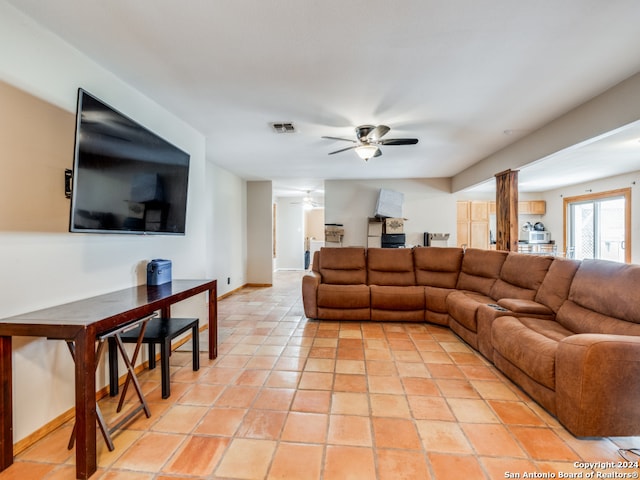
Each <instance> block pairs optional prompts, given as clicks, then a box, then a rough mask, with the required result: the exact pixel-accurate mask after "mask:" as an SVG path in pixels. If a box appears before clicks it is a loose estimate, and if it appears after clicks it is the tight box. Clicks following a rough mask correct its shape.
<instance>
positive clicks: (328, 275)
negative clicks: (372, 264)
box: [319, 247, 367, 285]
mask: <svg viewBox="0 0 640 480" xmlns="http://www.w3.org/2000/svg"><path fill="white" fill-rule="evenodd" d="M319 264H320V267H319V268H320V274H321V275H322V283H329V284H333V285H357V284H366V283H367V262H366V257H365V249H364V248H361V247H344V248H331V247H322V248H321V249H320V261H319Z"/></svg>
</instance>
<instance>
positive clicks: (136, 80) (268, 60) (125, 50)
mask: <svg viewBox="0 0 640 480" xmlns="http://www.w3.org/2000/svg"><path fill="white" fill-rule="evenodd" d="M8 3H11V4H12V5H14V6H15V7H17V8H18V9H20V10H22V11H24V12H25V13H26V14H27V15H29V16H31V17H32V18H34V19H35V20H36V21H37V22H39V23H41V24H42V25H44V26H45V27H46V28H48V29H50V30H52V31H53V32H55V33H56V34H58V35H59V36H60V37H62V38H63V39H65V40H66V41H68V42H69V43H70V44H72V45H74V46H75V47H76V48H78V49H79V50H81V51H83V52H84V53H86V54H87V55H89V56H90V57H92V58H93V59H94V60H95V61H97V62H98V63H100V64H102V65H103V66H104V67H106V68H107V69H109V70H110V71H112V72H113V73H114V74H116V75H118V76H119V77H121V78H122V79H123V80H125V81H126V82H128V83H129V84H130V85H132V86H133V87H135V88H137V89H139V90H140V91H142V92H143V93H145V94H146V95H147V96H149V97H150V98H152V99H154V100H156V101H157V102H158V103H160V104H161V105H163V106H164V107H166V108H167V109H168V110H170V111H172V112H174V113H175V114H176V115H178V116H179V117H181V118H183V119H184V120H185V121H186V122H187V123H189V124H191V125H193V126H194V127H195V128H196V129H198V130H199V131H201V132H202V133H203V134H205V135H206V137H207V157H208V159H209V160H210V161H212V162H215V163H216V164H218V165H220V166H221V167H223V168H226V169H228V170H230V171H232V172H234V173H236V174H237V175H239V176H241V177H243V178H245V179H247V180H264V179H270V180H274V182H275V183H274V185H277V186H279V187H283V188H284V187H286V190H282V192H285V191H286V192H289V193H291V192H294V193H295V192H297V191H301V192H304V191H306V190H314V189H318V190H321V188H322V180H324V179H348V178H367V179H371V178H408V177H450V176H453V175H455V174H456V173H458V172H460V171H462V170H464V169H465V168H467V167H469V166H470V165H472V164H474V163H476V162H478V161H479V160H481V159H482V158H484V157H486V156H487V155H489V154H491V153H493V152H495V151H497V150H499V149H501V148H503V147H504V146H506V145H508V144H509V143H511V142H513V141H515V140H517V139H518V138H520V137H522V136H524V135H526V134H527V133H528V132H530V131H532V130H535V129H537V128H539V127H540V126H542V125H544V124H545V123H547V122H549V121H550V120H552V119H553V118H555V117H557V116H559V115H560V114H562V113H564V112H566V111H567V110H569V109H571V108H573V107H575V106H577V105H579V104H581V103H583V102H585V101H586V100H588V99H590V98H592V97H593V96H595V95H597V94H599V93H601V92H603V91H604V90H606V89H608V88H610V87H612V86H613V85H615V84H616V83H618V82H620V81H621V80H623V79H625V78H627V77H629V76H631V75H632V74H634V73H636V72H638V71H639V70H640V55H639V54H638V45H640V28H639V27H638V24H639V23H640V2H639V1H638V0H562V1H558V0H529V1H527V2H513V1H509V0H483V1H478V0H447V1H443V0H402V1H399V2H389V1H382V0H367V1H364V0H349V1H345V0H323V1H304V0H189V1H186V2H185V1H180V0H136V1H134V2H132V1H131V0H109V1H98V0H48V1H47V2H42V1H41V0H8ZM270 122H293V123H294V125H295V126H296V128H297V132H296V133H291V134H276V133H273V131H272V130H271V128H270V126H269V123H270ZM367 123H370V124H380V123H384V124H386V125H389V126H390V127H391V128H392V130H391V132H390V133H389V134H388V135H387V137H388V138H395V137H417V138H419V139H420V142H419V143H418V144H417V145H414V146H386V147H383V155H382V156H381V157H377V158H373V159H371V160H370V161H369V162H366V163H365V162H363V161H362V160H360V159H359V158H358V157H357V156H356V154H355V153H354V152H353V151H347V152H344V153H341V154H336V155H331V156H329V155H327V153H328V152H330V151H333V150H337V149H338V148H342V147H345V146H348V144H346V143H344V142H337V141H331V140H326V139H321V138H320V137H321V136H322V135H328V136H337V137H348V138H351V137H353V128H354V127H355V126H357V125H360V124H367ZM506 130H509V131H512V134H511V135H506V134H505V133H504V132H505V131H506ZM581 155H583V156H582V157H581V160H580V161H581V162H582V163H581V164H580V165H582V167H583V169H584V167H585V165H587V166H588V165H590V164H589V163H585V162H587V160H585V158H587V155H586V154H584V151H583V152H582V153H581ZM590 155H591V153H589V156H590ZM596 157H597V155H596ZM637 157H640V155H636V163H635V164H634V165H631V166H630V167H629V168H631V169H632V170H637V169H640V165H638V163H637V162H638V158H637ZM600 163H601V162H600ZM531 168H534V167H531ZM537 168H538V170H539V172H538V173H542V174H543V176H545V177H548V176H549V174H550V173H551V174H552V175H553V177H554V178H556V179H557V178H559V175H558V170H555V171H553V170H551V172H550V169H549V168H546V171H545V169H542V168H541V167H537ZM588 168H589V167H588ZM608 171H609V170H608ZM521 172H522V173H521V174H520V181H521V183H523V184H524V183H526V182H525V180H526V174H525V172H526V169H523V170H521ZM532 172H533V173H532V174H531V175H532V176H533V174H534V173H535V170H534V171H532ZM547 184H548V182H547V183H545V185H547ZM538 191H539V190H538Z"/></svg>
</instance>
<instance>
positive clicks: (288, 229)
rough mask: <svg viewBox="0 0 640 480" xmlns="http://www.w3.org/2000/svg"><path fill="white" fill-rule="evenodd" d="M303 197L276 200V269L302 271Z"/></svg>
mask: <svg viewBox="0 0 640 480" xmlns="http://www.w3.org/2000/svg"><path fill="white" fill-rule="evenodd" d="M302 200H303V197H279V198H277V199H276V262H275V263H276V269H277V270H303V269H304V208H303V205H302Z"/></svg>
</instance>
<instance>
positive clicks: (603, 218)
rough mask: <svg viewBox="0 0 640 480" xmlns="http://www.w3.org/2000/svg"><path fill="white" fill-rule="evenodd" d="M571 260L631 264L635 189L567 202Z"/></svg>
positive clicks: (567, 243) (566, 229) (567, 242)
mask: <svg viewBox="0 0 640 480" xmlns="http://www.w3.org/2000/svg"><path fill="white" fill-rule="evenodd" d="M564 210H565V221H564V238H565V242H564V244H565V248H566V251H567V256H568V257H571V258H576V259H578V260H583V259H585V258H598V259H603V260H613V261H616V262H626V263H630V262H631V189H629V188H625V189H621V190H612V191H609V192H602V193H596V194H589V195H582V196H578V197H568V198H565V199H564Z"/></svg>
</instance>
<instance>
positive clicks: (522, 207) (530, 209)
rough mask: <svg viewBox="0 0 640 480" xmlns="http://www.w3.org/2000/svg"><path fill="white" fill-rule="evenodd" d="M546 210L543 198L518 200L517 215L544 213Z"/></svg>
mask: <svg viewBox="0 0 640 480" xmlns="http://www.w3.org/2000/svg"><path fill="white" fill-rule="evenodd" d="M546 212H547V202H545V201H544V200H526V201H522V202H518V214H519V215H544V214H545V213H546Z"/></svg>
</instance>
